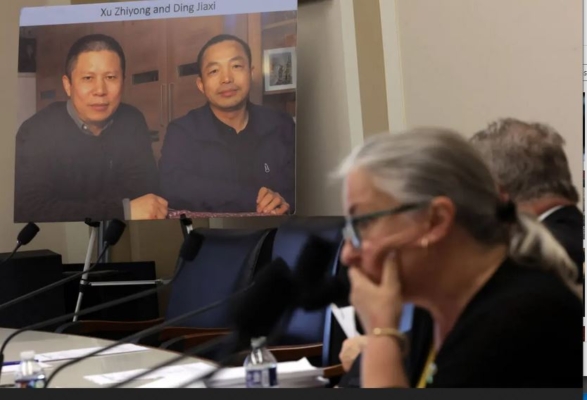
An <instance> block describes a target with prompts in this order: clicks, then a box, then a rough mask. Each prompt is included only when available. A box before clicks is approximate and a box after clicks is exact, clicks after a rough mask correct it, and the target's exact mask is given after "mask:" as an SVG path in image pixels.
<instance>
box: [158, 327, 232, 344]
mask: <svg viewBox="0 0 587 400" xmlns="http://www.w3.org/2000/svg"><path fill="white" fill-rule="evenodd" d="M228 332H230V330H229V329H226V328H189V327H177V326H170V327H167V328H164V329H163V330H162V331H161V333H160V334H159V340H160V341H161V342H167V341H170V340H172V339H182V338H183V339H187V338H189V337H190V336H193V335H196V336H197V335H208V334H210V335H213V334H216V335H220V334H226V333H228Z"/></svg>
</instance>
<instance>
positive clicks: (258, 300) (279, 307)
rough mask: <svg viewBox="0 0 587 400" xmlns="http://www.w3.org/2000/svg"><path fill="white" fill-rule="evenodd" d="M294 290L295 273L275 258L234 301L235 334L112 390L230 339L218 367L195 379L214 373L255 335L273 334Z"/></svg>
mask: <svg viewBox="0 0 587 400" xmlns="http://www.w3.org/2000/svg"><path fill="white" fill-rule="evenodd" d="M292 289H293V275H292V272H291V270H290V269H289V267H288V266H287V264H286V263H285V261H284V260H283V259H281V258H278V259H276V260H274V261H272V262H271V263H270V264H269V265H267V266H265V267H264V268H262V270H261V272H259V274H258V275H257V277H256V278H255V280H254V282H253V284H252V285H251V286H250V289H249V290H248V291H247V293H246V294H245V295H244V296H242V297H239V298H233V300H232V301H231V306H232V309H233V312H232V317H233V319H234V327H233V328H234V330H233V333H232V334H230V335H228V336H227V337H222V338H220V339H219V340H218V341H217V340H216V339H214V342H212V341H209V342H206V343H203V344H202V345H199V346H196V347H194V348H192V349H189V350H187V351H185V352H184V353H182V354H180V355H178V356H176V357H174V358H172V359H170V360H168V361H165V362H162V363H160V364H157V365H155V366H154V367H151V368H149V369H148V370H146V371H143V372H141V373H139V374H137V375H135V376H132V377H130V378H128V379H126V380H124V381H122V382H119V383H116V384H114V385H112V386H110V387H109V389H114V388H120V387H122V386H124V385H125V384H127V383H129V382H132V381H134V380H136V379H140V378H142V377H144V376H146V375H148V374H150V373H152V372H154V371H157V370H159V369H161V368H164V367H167V366H169V365H171V364H174V363H176V362H179V361H181V360H184V359H186V358H188V357H190V356H192V355H196V354H198V353H199V352H201V351H205V350H208V349H209V348H211V347H212V346H214V345H216V344H218V343H220V342H222V341H226V342H228V343H227V345H228V347H227V349H226V350H225V351H224V354H223V355H222V356H221V357H220V359H221V361H220V363H219V364H218V366H217V367H216V368H214V369H213V370H212V371H210V372H209V373H207V374H206V375H205V376H203V377H198V378H197V379H195V380H194V381H193V382H195V381H198V380H202V379H205V378H207V377H208V376H211V375H212V374H214V373H216V372H218V371H219V370H220V369H222V368H223V367H225V366H227V365H228V364H229V363H230V361H231V360H232V358H233V357H234V356H235V354H237V353H238V351H241V350H244V349H246V348H248V347H249V346H250V340H251V338H253V337H259V336H269V334H270V333H271V331H272V330H273V329H274V328H275V326H276V325H278V323H279V321H280V319H282V316H283V314H284V312H286V311H287V309H288V308H289V307H291V306H292V305H293V304H294V296H293V291H292ZM260 310H263V312H259V311H260ZM286 320H287V318H286ZM190 383H192V382H190Z"/></svg>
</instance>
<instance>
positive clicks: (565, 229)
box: [542, 206, 585, 282]
mask: <svg viewBox="0 0 587 400" xmlns="http://www.w3.org/2000/svg"><path fill="white" fill-rule="evenodd" d="M542 223H543V224H544V225H545V226H546V227H547V228H548V230H549V231H550V232H551V233H552V235H553V236H554V237H555V238H556V240H558V242H559V243H560V244H561V245H562V246H563V247H564V248H565V250H566V251H567V254H568V255H569V257H570V258H571V260H573V261H574V262H575V264H576V265H577V271H578V272H579V274H578V279H577V280H578V281H579V282H582V281H583V262H584V261H585V252H584V250H583V228H584V225H585V216H584V215H583V213H582V212H581V210H579V209H578V208H577V207H575V206H567V207H562V208H559V209H558V210H556V211H555V212H553V213H552V214H550V215H549V216H547V217H546V218H545V219H544V221H542Z"/></svg>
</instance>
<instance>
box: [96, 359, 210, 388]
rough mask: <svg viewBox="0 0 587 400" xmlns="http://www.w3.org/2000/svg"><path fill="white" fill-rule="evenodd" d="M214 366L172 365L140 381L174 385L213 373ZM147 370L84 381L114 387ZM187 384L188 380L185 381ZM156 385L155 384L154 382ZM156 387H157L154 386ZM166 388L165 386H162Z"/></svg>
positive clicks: (98, 376) (197, 363) (122, 372)
mask: <svg viewBox="0 0 587 400" xmlns="http://www.w3.org/2000/svg"><path fill="white" fill-rule="evenodd" d="M213 368H214V366H212V365H211V364H208V363H204V362H196V363H191V364H183V365H172V366H169V367H164V368H161V369H159V370H157V371H153V372H151V373H150V374H148V375H145V376H143V377H141V378H140V380H151V379H157V380H160V382H159V383H158V384H159V385H164V384H166V385H172V384H173V383H174V382H176V379H179V380H181V379H183V378H185V377H186V376H189V377H190V379H193V378H195V377H196V376H197V375H200V374H205V373H207V372H210V371H212V369H213ZM145 371H146V369H135V370H129V371H121V372H111V373H108V374H101V375H87V376H84V379H87V380H89V381H91V382H94V383H95V384H97V385H114V384H116V383H120V382H122V381H125V380H127V379H130V378H132V377H133V376H136V375H138V374H140V373H142V372H145ZM167 378H169V379H170V380H169V381H167V382H164V381H163V380H164V379H167ZM184 382H187V379H185V380H184ZM152 383H154V382H152ZM153 387H156V386H153ZM161 387H165V386H161ZM169 387H174V386H169Z"/></svg>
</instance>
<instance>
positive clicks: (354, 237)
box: [342, 203, 428, 249]
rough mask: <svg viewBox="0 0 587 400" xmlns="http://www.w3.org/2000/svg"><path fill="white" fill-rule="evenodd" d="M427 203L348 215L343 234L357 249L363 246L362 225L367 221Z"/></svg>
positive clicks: (409, 204) (414, 208) (410, 209)
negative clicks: (360, 231)
mask: <svg viewBox="0 0 587 400" xmlns="http://www.w3.org/2000/svg"><path fill="white" fill-rule="evenodd" d="M427 204H428V203H408V204H403V205H401V206H398V207H394V208H391V209H388V210H381V211H375V212H372V213H369V214H363V215H356V216H348V217H346V223H345V226H344V228H343V230H342V233H343V236H344V238H345V239H346V240H350V241H351V244H352V245H353V247H354V248H355V249H359V248H360V247H361V235H360V233H359V230H360V229H361V226H365V225H366V224H367V223H369V222H371V221H374V220H376V219H377V218H381V217H384V216H387V215H396V214H401V213H403V212H407V211H412V210H416V209H418V208H422V207H424V206H426V205H427Z"/></svg>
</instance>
